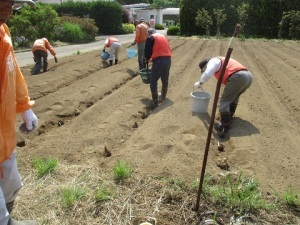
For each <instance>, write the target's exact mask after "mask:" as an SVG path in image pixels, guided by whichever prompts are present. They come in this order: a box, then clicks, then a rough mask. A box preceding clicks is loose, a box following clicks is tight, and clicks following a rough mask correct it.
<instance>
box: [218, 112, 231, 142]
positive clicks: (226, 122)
mask: <svg viewBox="0 0 300 225" xmlns="http://www.w3.org/2000/svg"><path fill="white" fill-rule="evenodd" d="M230 120H231V114H230V112H221V125H220V126H217V125H215V128H217V131H218V135H219V137H220V138H225V137H226V136H227V135H228V131H229V130H230Z"/></svg>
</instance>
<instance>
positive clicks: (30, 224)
mask: <svg viewBox="0 0 300 225" xmlns="http://www.w3.org/2000/svg"><path fill="white" fill-rule="evenodd" d="M7 225H37V223H36V222H35V221H33V220H22V221H16V220H14V219H12V218H9V221H8V224H7Z"/></svg>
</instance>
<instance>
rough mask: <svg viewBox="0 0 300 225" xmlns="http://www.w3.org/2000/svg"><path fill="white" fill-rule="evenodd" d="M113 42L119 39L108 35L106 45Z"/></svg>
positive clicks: (108, 45)
mask: <svg viewBox="0 0 300 225" xmlns="http://www.w3.org/2000/svg"><path fill="white" fill-rule="evenodd" d="M113 42H119V40H118V39H117V38H114V37H110V38H108V43H107V45H106V46H107V47H110V46H111V43H113Z"/></svg>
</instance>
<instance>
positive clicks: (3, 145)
mask: <svg viewBox="0 0 300 225" xmlns="http://www.w3.org/2000/svg"><path fill="white" fill-rule="evenodd" d="M0 46H1V51H0V163H2V162H3V161H5V160H6V159H7V158H8V157H9V156H10V155H11V153H12V152H13V151H14V149H15V145H16V134H15V126H16V114H17V113H20V112H24V111H26V110H27V109H29V108H31V106H30V101H29V97H28V92H27V86H26V83H25V80H24V77H23V75H22V73H21V70H20V67H19V66H18V64H17V62H16V58H15V54H14V50H13V46H12V42H11V37H10V33H9V29H8V27H7V26H6V24H2V25H0Z"/></svg>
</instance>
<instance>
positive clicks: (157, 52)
mask: <svg viewBox="0 0 300 225" xmlns="http://www.w3.org/2000/svg"><path fill="white" fill-rule="evenodd" d="M151 36H152V37H153V38H154V45H153V49H152V56H151V58H152V59H155V58H157V57H160V56H169V57H172V52H171V49H170V45H169V42H168V39H167V38H166V37H165V35H163V34H159V33H155V34H152V35H151Z"/></svg>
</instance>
